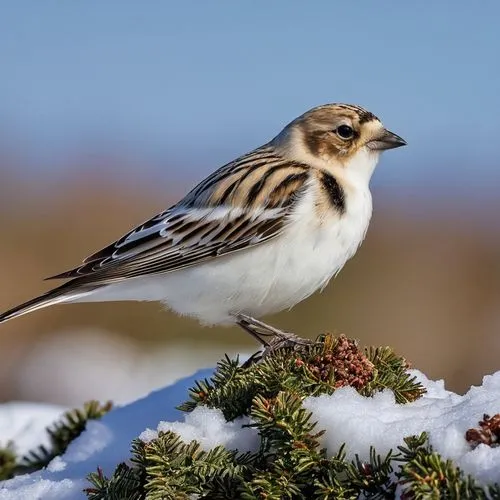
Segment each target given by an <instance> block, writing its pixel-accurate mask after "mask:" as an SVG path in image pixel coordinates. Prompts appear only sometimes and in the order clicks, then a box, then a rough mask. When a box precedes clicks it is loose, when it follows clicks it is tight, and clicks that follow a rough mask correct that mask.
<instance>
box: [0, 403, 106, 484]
mask: <svg viewBox="0 0 500 500" xmlns="http://www.w3.org/2000/svg"><path fill="white" fill-rule="evenodd" d="M112 406H113V405H112V403H111V402H107V403H105V404H101V403H99V402H98V401H89V402H87V403H85V404H84V406H83V408H82V409H74V410H70V411H67V412H66V413H64V415H63V416H62V417H61V419H60V420H59V421H58V422H56V423H55V424H53V425H52V426H51V427H48V428H47V429H46V431H47V433H48V435H49V445H48V446H45V445H41V446H39V447H38V448H36V449H34V450H31V451H29V452H28V453H27V454H26V455H25V456H23V457H20V458H19V457H17V454H16V452H15V446H14V445H13V444H9V445H7V447H6V448H0V480H2V479H10V478H12V477H14V476H16V475H19V474H27V473H30V472H34V471H37V470H40V469H43V468H44V467H46V466H47V465H48V463H49V462H50V461H51V460H52V459H54V458H55V457H57V456H59V455H62V454H63V453H64V452H65V451H66V449H67V448H68V446H69V444H70V443H71V442H72V441H73V440H74V439H75V438H77V437H78V436H79V435H80V434H81V433H82V432H83V431H84V430H85V428H86V426H87V422H88V421H89V420H96V419H99V418H101V417H102V416H103V415H105V414H106V413H107V412H108V411H109V410H111V408H112Z"/></svg>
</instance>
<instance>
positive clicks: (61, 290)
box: [0, 283, 92, 323]
mask: <svg viewBox="0 0 500 500" xmlns="http://www.w3.org/2000/svg"><path fill="white" fill-rule="evenodd" d="M67 285H70V283H65V284H64V285H61V286H59V287H57V288H54V289H53V290H50V291H48V292H47V293H44V294H43V295H40V296H38V297H35V298H34V299H31V300H28V301H27V302H24V303H23V304H19V305H18V306H16V307H13V308H12V309H9V310H8V311H5V312H4V313H2V314H0V323H3V322H4V321H8V320H10V319H14V318H17V317H19V316H22V315H23V314H28V313H30V312H33V311H36V310H38V309H43V308H44V307H48V306H52V305H54V304H61V303H63V302H73V301H75V300H78V299H79V298H81V297H82V296H84V295H87V294H88V293H89V292H90V291H92V289H86V290H85V289H83V290H82V289H80V290H78V291H76V290H75V289H72V287H68V286H67Z"/></svg>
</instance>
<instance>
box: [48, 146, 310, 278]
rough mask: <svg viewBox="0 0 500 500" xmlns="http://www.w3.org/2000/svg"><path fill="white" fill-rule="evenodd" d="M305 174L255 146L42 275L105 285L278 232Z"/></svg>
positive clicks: (252, 242)
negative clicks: (115, 236) (57, 270)
mask: <svg viewBox="0 0 500 500" xmlns="http://www.w3.org/2000/svg"><path fill="white" fill-rule="evenodd" d="M307 179H308V172H307V169H306V167H305V166H304V165H301V164H295V163H290V162H287V161H285V160H284V159H283V158H282V157H280V156H277V155H275V154H274V155H273V154H271V151H270V149H269V147H263V148H260V149H257V150H255V151H254V152H253V153H250V154H249V155H246V156H243V157H241V159H239V160H236V161H235V162H233V163H231V164H228V165H226V166H224V167H222V168H220V169H219V170H217V171H216V172H214V173H213V174H212V175H211V176H209V177H208V178H206V179H205V180H204V181H203V182H202V183H200V184H199V185H198V186H196V187H195V188H194V189H193V190H192V191H191V192H190V193H188V195H187V196H186V197H185V198H184V199H183V200H182V201H181V202H180V203H179V204H177V205H175V206H173V207H171V208H169V209H168V210H166V211H164V212H162V213H160V214H158V215H156V216H155V217H153V218H152V219H150V220H149V221H147V222H145V223H144V224H142V225H140V226H138V227H137V228H135V229H134V230H132V231H131V232H129V233H128V234H126V235H125V236H123V237H122V238H120V239H119V240H117V241H116V242H115V243H113V244H111V245H109V246H107V247H106V248H104V249H102V250H100V251H99V252H96V253H94V254H92V255H90V256H89V257H87V258H86V259H85V260H84V262H83V264H82V265H81V266H79V267H77V268H75V269H72V270H70V271H67V272H65V273H62V274H58V275H56V276H51V277H50V278H47V279H67V278H78V279H77V282H75V285H76V284H77V283H78V284H98V283H102V284H105V283H107V282H116V281H122V280H124V279H128V278H133V277H137V276H143V275H148V274H157V273H166V272H171V271H175V270H178V269H182V268H185V267H189V266H193V265H196V264H200V263H202V262H206V261H208V260H211V259H214V258H217V257H220V256H222V255H227V254H229V253H232V252H235V251H240V250H244V249H246V248H250V247H252V246H254V245H258V244H260V243H262V242H265V241H268V240H269V239H271V238H274V237H276V236H278V235H279V234H280V233H281V231H282V230H283V228H284V227H285V226H286V218H287V215H288V214H289V213H290V210H291V207H292V206H293V204H294V202H295V200H296V199H297V198H298V196H299V195H300V193H301V192H302V190H303V188H304V186H305V183H306V181H307Z"/></svg>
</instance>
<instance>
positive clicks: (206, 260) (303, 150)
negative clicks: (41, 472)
mask: <svg viewBox="0 0 500 500" xmlns="http://www.w3.org/2000/svg"><path fill="white" fill-rule="evenodd" d="M405 144H406V142H405V141H404V140H403V139H402V138H401V137H399V136H397V135H396V134H393V133H392V132H389V131H388V130H386V129H385V128H384V127H383V125H382V123H381V122H380V120H379V119H378V118H377V117H376V116H375V115H373V114H372V113H370V112H369V111H367V110H365V109H363V108H361V107H359V106H354V105H347V104H326V105H324V106H319V107H316V108H313V109H311V110H310V111H307V112H306V113H304V114H303V115H301V116H299V117H298V118H296V119H295V120H293V121H292V122H291V123H290V124H288V125H287V126H286V127H285V128H284V129H283V130H282V131H281V132H280V133H279V134H278V135H277V136H276V137H275V138H274V139H272V140H271V141H270V142H268V143H267V144H264V145H263V146H261V147H259V148H257V149H255V150H253V151H251V152H250V153H248V154H245V155H243V156H240V157H239V158H237V159H236V160H234V161H232V162H231V163H228V164H227V165H224V166H223V167H221V168H219V169H218V170H216V171H215V172H214V173H212V174H211V175H209V176H208V177H207V178H206V179H205V180H203V181H202V182H201V183H200V184H198V185H197V186H196V187H194V189H192V190H191V191H190V192H189V193H188V194H187V195H186V196H185V197H184V198H183V199H182V200H181V201H179V202H178V203H177V204H175V205H174V206H172V207H170V208H168V209H167V210H165V211H164V212H161V213H160V214H158V215H156V216H154V217H153V218H152V219H149V220H148V221H147V222H145V223H144V224H141V225H140V226H138V227H137V228H135V229H133V230H132V231H131V232H129V233H128V234H126V235H125V236H123V237H122V238H120V239H118V240H117V241H116V242H114V243H112V244H111V245H109V246H107V247H106V248H104V249H102V250H100V251H99V252H96V253H94V254H92V255H90V256H89V257H87V258H86V259H85V260H84V261H83V264H82V265H80V266H78V267H77V268H75V269H72V270H70V271H67V272H64V273H62V274H58V275H56V276H52V277H51V278H48V279H69V281H67V282H66V283H64V284H63V285H61V286H59V287H57V288H55V289H53V290H50V291H49V292H47V293H45V294H44V295H41V296H40V297H36V298H34V299H32V300H30V301H28V302H26V303H24V304H21V305H19V306H17V307H14V308H13V309H11V310H9V311H7V312H5V313H3V314H1V315H0V322H3V321H7V320H9V319H12V318H15V317H17V316H21V315H22V314H26V313H29V312H32V311H35V310H37V309H41V308H43V307H47V306H50V305H53V304H63V303H70V302H93V301H116V300H139V301H160V302H162V303H163V304H165V305H166V306H168V307H169V308H170V309H173V310H174V311H176V312H177V313H179V314H181V315H187V316H193V317H195V318H197V319H198V320H199V321H201V322H202V323H204V324H231V323H233V324H234V323H239V324H240V325H241V326H243V327H244V328H245V329H247V330H248V329H249V328H248V324H250V323H249V321H247V320H245V321H242V318H247V319H248V317H250V318H252V317H254V316H255V317H261V316H264V315H266V314H269V313H274V312H278V311H280V310H283V309H287V308H290V307H292V306H293V305H295V304H297V303H298V302H300V301H302V300H303V299H305V298H306V297H308V296H309V295H311V294H312V293H313V292H315V291H316V290H318V289H322V288H324V287H325V286H326V284H327V283H328V281H329V280H330V278H332V276H334V275H335V274H336V273H338V272H339V271H340V269H341V268H342V267H343V266H344V264H345V263H346V261H347V260H348V259H349V258H350V257H352V256H353V255H354V253H355V252H356V250H357V248H358V247H359V245H360V243H361V242H362V240H363V238H364V236H365V233H366V230H367V228H368V223H369V221H370V217H371V214H372V197H371V193H370V190H369V181H370V178H371V176H372V173H373V170H374V168H375V166H376V164H377V161H378V159H379V156H380V153H381V152H382V151H384V150H386V149H392V148H397V147H400V146H404V145H405ZM245 325H246V326H245Z"/></svg>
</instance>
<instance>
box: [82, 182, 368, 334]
mask: <svg viewBox="0 0 500 500" xmlns="http://www.w3.org/2000/svg"><path fill="white" fill-rule="evenodd" d="M314 201H315V193H314V191H313V190H310V191H309V192H308V193H307V194H306V195H305V196H304V197H303V198H302V200H301V201H300V203H299V204H298V206H297V208H296V210H295V212H294V213H293V214H292V217H291V220H290V224H289V225H288V227H287V228H286V230H285V231H284V233H283V234H282V235H280V236H278V237H276V238H275V239H273V240H270V241H268V242H266V243H263V244H261V245H258V246H255V247H253V248H251V249H249V250H242V251H240V252H236V253H234V254H231V255H228V256H224V257H220V258H218V259H215V260H213V261H211V262H209V263H206V264H203V265H198V266H194V267H191V268H187V269H182V270H179V271H174V272H171V273H167V274H163V275H156V276H151V277H148V278H136V279H131V280H127V281H125V282H122V283H120V284H115V285H112V286H109V287H106V288H103V289H101V290H98V291H96V292H94V293H92V294H91V295H90V296H87V297H85V298H82V300H85V301H94V300H96V301H102V300H154V301H161V302H163V303H164V304H165V305H167V306H168V307H169V308H170V309H173V310H174V311H176V312H177V313H179V314H182V315H188V316H193V317H196V318H197V319H199V320H200V321H201V322H202V323H207V324H214V323H232V322H234V318H233V315H234V314H235V313H238V312H242V313H245V314H248V315H251V316H255V317H261V316H263V315H266V314H269V313H273V312H278V311H280V310H283V309H287V308H290V307H292V306H293V305H295V304H297V303H298V302H300V301H301V300H303V299H305V298H306V297H308V296H309V295H311V294H312V293H314V292H315V291H316V290H318V289H321V288H322V287H324V286H325V285H326V284H327V283H328V281H329V280H330V278H331V277H332V276H333V275H334V274H335V273H337V272H338V271H339V270H340V269H341V268H342V266H343V265H344V264H345V262H346V261H347V260H348V259H349V258H350V257H352V255H353V254H354V253H355V251H356V249H357V248H358V246H359V244H360V243H361V241H362V240H363V238H364V235H365V232H366V229H367V227H368V223H369V220H370V217H371V211H372V205H371V196H370V193H369V191H368V188H366V189H363V190H362V192H359V191H358V192H356V195H355V198H353V195H349V199H348V203H347V206H348V207H349V208H348V210H347V212H346V213H345V214H344V215H343V216H342V217H341V218H338V217H332V218H331V220H330V219H325V221H323V223H320V222H319V221H318V218H317V215H316V214H315V211H314ZM327 220H328V221H329V222H327Z"/></svg>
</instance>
